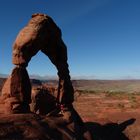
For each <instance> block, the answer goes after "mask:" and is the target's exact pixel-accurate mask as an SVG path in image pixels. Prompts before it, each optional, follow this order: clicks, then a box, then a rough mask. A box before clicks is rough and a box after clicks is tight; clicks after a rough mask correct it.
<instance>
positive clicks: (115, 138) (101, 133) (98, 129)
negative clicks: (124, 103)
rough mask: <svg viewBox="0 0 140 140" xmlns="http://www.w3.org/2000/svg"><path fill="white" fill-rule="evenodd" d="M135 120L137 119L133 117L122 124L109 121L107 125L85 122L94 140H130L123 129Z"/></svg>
mask: <svg viewBox="0 0 140 140" xmlns="http://www.w3.org/2000/svg"><path fill="white" fill-rule="evenodd" d="M135 121H136V119H134V118H132V119H129V120H126V121H124V122H122V123H120V124H117V123H107V124H105V125H101V124H99V123H96V122H86V123H85V124H86V126H87V128H88V129H89V131H90V133H91V134H92V138H93V139H94V140H129V138H128V137H127V136H126V135H125V134H124V133H123V131H124V130H125V129H126V128H127V127H128V126H129V125H132V124H133V123H134V122H135Z"/></svg>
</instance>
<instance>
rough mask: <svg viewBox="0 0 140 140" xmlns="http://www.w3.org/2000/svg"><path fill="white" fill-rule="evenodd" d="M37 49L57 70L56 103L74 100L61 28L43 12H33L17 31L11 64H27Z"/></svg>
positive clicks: (68, 102)
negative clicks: (23, 25) (27, 21)
mask: <svg viewBox="0 0 140 140" xmlns="http://www.w3.org/2000/svg"><path fill="white" fill-rule="evenodd" d="M39 50H41V51H42V52H43V53H45V54H46V55H47V56H48V57H49V58H50V60H51V62H52V63H53V64H54V65H55V66H56V68H57V70H58V76H59V88H58V97H57V100H58V103H60V104H71V103H72V102H73V100H74V97H73V93H74V90H73V86H72V84H71V81H70V75H69V69H68V64H67V49H66V46H65V44H64V42H63V40H62V37H61V30H60V29H59V28H58V27H57V25H56V24H55V23H54V21H53V20H52V19H51V18H50V17H49V16H47V15H45V14H34V15H33V16H32V18H31V20H30V21H29V23H28V24H27V25H26V26H25V27H24V28H23V29H22V30H21V31H20V32H19V34H18V36H17V38H16V40H15V42H14V45H13V64H15V65H20V66H27V65H28V62H29V61H30V59H31V58H32V56H34V55H35V54H36V53H37V52H38V51H39Z"/></svg>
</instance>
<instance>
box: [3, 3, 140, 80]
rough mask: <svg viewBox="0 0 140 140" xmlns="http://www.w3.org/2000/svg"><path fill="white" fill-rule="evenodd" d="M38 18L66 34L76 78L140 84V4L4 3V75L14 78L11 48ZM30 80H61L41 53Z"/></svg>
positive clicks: (31, 65)
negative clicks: (39, 15)
mask: <svg viewBox="0 0 140 140" xmlns="http://www.w3.org/2000/svg"><path fill="white" fill-rule="evenodd" d="M33 13H45V14H48V15H49V16H51V17H52V18H53V19H54V21H55V22H56V24H57V25H58V26H59V27H60V28H61V30H62V38H63V40H64V42H65V44H66V45H67V50H68V63H69V69H70V74H71V76H72V77H84V78H89V79H140V0H70V1H68V0H0V73H2V74H10V73H11V71H12V69H13V68H14V65H13V64H12V45H13V42H14V40H15V38H16V36H17V34H18V32H19V31H20V30H21V29H22V28H23V27H24V26H25V25H26V24H27V23H28V21H29V20H30V18H31V15H32V14H33ZM27 70H28V72H29V74H30V75H41V76H46V75H57V70H56V68H55V67H54V66H53V64H51V62H50V60H49V59H48V57H46V56H45V55H44V54H43V53H41V52H39V53H38V54H37V55H36V56H34V57H33V58H32V60H31V61H30V63H29V65H28V67H27Z"/></svg>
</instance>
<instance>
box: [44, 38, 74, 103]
mask: <svg viewBox="0 0 140 140" xmlns="http://www.w3.org/2000/svg"><path fill="white" fill-rule="evenodd" d="M50 50H51V51H50V52H49V51H48V50H47V49H46V48H44V49H42V52H43V53H45V54H46V55H47V56H48V57H49V59H50V60H51V62H52V63H53V64H54V65H55V66H56V68H57V70H58V77H59V86H58V96H57V100H58V103H60V104H67V105H68V104H72V102H73V101H74V89H73V86H72V83H71V79H70V75H69V69H68V63H67V48H66V46H65V44H64V42H63V40H62V39H60V40H59V42H58V43H57V47H56V48H53V47H52V48H50Z"/></svg>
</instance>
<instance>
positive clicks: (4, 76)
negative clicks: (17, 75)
mask: <svg viewBox="0 0 140 140" xmlns="http://www.w3.org/2000/svg"><path fill="white" fill-rule="evenodd" d="M7 77H8V74H1V73H0V78H7Z"/></svg>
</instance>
